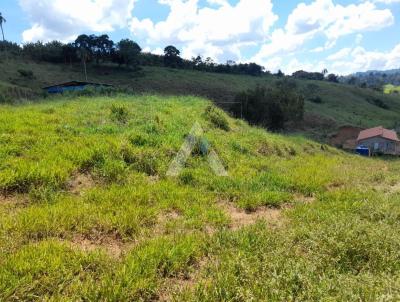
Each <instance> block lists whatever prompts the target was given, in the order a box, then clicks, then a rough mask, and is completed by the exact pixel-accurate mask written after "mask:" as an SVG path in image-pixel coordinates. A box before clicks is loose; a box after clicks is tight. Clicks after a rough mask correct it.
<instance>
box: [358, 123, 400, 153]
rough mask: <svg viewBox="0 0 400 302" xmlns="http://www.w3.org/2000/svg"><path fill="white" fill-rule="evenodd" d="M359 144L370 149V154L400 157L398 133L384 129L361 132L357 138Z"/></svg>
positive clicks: (378, 128)
mask: <svg viewBox="0 0 400 302" xmlns="http://www.w3.org/2000/svg"><path fill="white" fill-rule="evenodd" d="M357 144H358V145H359V146H363V147H366V148H368V149H369V150H370V154H390V155H400V140H399V138H398V136H397V133H396V131H393V130H388V129H385V128H383V127H375V128H371V129H366V130H363V131H361V132H360V134H359V135H358V138H357Z"/></svg>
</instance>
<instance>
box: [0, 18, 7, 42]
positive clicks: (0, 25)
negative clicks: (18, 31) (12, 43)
mask: <svg viewBox="0 0 400 302" xmlns="http://www.w3.org/2000/svg"><path fill="white" fill-rule="evenodd" d="M6 22H7V20H6V19H4V17H3V15H2V14H1V13H0V28H1V33H2V35H3V42H5V40H6V39H5V38H4V30H3V23H6Z"/></svg>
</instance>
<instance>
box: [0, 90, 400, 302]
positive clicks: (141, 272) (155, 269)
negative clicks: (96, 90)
mask: <svg viewBox="0 0 400 302" xmlns="http://www.w3.org/2000/svg"><path fill="white" fill-rule="evenodd" d="M196 121H197V122H199V123H200V125H201V126H202V128H203V130H204V136H205V138H206V140H207V141H208V143H209V145H210V147H211V148H213V149H214V150H215V151H216V152H217V154H218V156H219V157H220V159H221V162H222V164H223V165H224V167H225V168H226V170H227V172H228V174H229V176H228V177H218V176H216V175H214V173H213V171H212V169H211V168H210V166H209V164H208V162H207V157H206V156H205V155H204V154H202V153H201V152H194V154H193V156H192V157H191V158H189V159H188V161H187V163H186V165H185V167H184V169H183V172H182V174H181V175H180V176H178V177H176V178H174V177H172V178H171V177H167V176H166V172H167V170H168V168H169V165H170V163H171V161H172V160H173V159H174V157H175V155H176V154H177V152H178V151H179V149H180V147H181V145H182V143H183V142H184V140H185V138H186V137H187V135H188V133H189V132H190V129H191V128H192V126H193V123H194V122H196ZM399 171H400V162H399V161H398V160H395V159H391V160H389V159H379V158H376V159H368V158H362V157H358V156H355V155H351V154H346V153H343V152H341V151H338V150H336V149H333V148H330V147H327V146H321V145H320V144H318V143H315V142H313V141H309V140H306V139H304V138H302V137H299V136H283V135H278V134H271V133H268V132H266V131H264V130H263V129H258V128H254V127H250V126H249V125H247V124H246V123H245V122H243V121H240V120H235V119H232V118H231V117H229V116H227V115H226V114H225V113H223V112H221V111H220V110H219V109H216V108H213V107H210V102H207V101H204V100H203V99H199V98H195V97H169V98H165V97H158V96H150V95H149V96H148V95H144V96H135V97H132V96H122V95H121V96H118V97H115V98H107V97H99V98H68V99H62V98H61V99H54V100H47V101H44V102H40V103H36V104H25V105H19V106H7V105H3V106H0V191H1V196H2V197H1V198H0V253H1V255H2V257H1V258H0V300H8V301H18V300H24V301H26V300H37V299H39V300H50V301H58V300H62V299H64V300H89V301H95V300H102V301H151V300H157V299H164V298H168V299H175V300H177V301H182V300H189V301H203V300H205V301H251V300H254V301H259V300H264V301H282V300H284V301H294V300H300V301H307V300H313V301H317V300H348V301H354V300H367V301H368V300H370V301H375V300H379V299H381V300H385V301H396V300H398V299H399V291H398V289H399V285H400V283H399V282H400V267H399V263H400V254H399V251H400V249H399V247H400V235H399V234H400V232H399V231H400V227H399V226H400V207H399V202H400V195H399V193H396V186H397V185H398V184H399V183H400V181H399V178H398V175H399ZM79 179H82V181H83V183H78V182H77V180H79ZM299 198H300V199H301V198H309V199H310V200H312V201H313V202H312V203H306V204H305V203H302V202H301V201H299ZM227 203H232V205H234V206H236V207H237V208H242V209H244V210H246V211H248V212H252V211H257V209H258V208H260V207H264V206H266V207H273V208H278V209H279V208H283V209H284V210H283V212H282V213H283V215H284V217H283V218H282V219H284V220H285V223H284V224H283V225H282V226H281V227H279V228H271V226H269V225H268V224H267V223H262V222H260V223H257V224H255V225H253V226H249V227H246V228H243V229H239V230H237V231H233V230H232V229H230V228H229V226H230V221H231V217H230V216H229V213H227V212H225V210H224V204H227ZM82 238H83V239H85V240H87V241H89V242H91V243H92V245H94V246H95V247H96V248H91V249H86V248H85V246H84V243H82V242H80V241H79V240H81V239H82ZM110 242H112V243H114V244H115V245H117V246H118V247H119V248H120V249H123V251H122V252H121V255H113V254H112V252H110V251H109V250H108V246H107V245H108V244H110ZM111 251H112V249H111Z"/></svg>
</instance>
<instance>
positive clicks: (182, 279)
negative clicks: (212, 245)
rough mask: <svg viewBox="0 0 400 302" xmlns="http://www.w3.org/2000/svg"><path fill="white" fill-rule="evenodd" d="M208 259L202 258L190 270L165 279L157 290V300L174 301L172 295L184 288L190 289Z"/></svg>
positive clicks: (163, 301)
mask: <svg viewBox="0 0 400 302" xmlns="http://www.w3.org/2000/svg"><path fill="white" fill-rule="evenodd" d="M209 261H210V259H208V258H203V259H201V260H200V261H198V262H197V263H196V264H195V265H194V267H193V268H192V270H191V272H189V273H186V274H182V275H180V276H177V277H172V278H167V279H165V281H164V282H163V284H162V286H161V288H160V290H159V292H158V301H162V302H167V301H174V299H173V296H174V295H176V294H179V293H181V292H183V291H185V290H192V289H193V288H194V287H195V285H196V284H197V282H198V280H199V278H200V276H201V272H202V270H203V269H204V267H205V266H206V265H207V263H209Z"/></svg>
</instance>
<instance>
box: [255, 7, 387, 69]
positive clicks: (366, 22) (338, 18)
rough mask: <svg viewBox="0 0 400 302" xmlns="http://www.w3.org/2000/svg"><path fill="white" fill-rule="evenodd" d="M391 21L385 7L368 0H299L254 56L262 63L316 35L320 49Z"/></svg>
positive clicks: (292, 49)
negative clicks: (351, 0)
mask: <svg viewBox="0 0 400 302" xmlns="http://www.w3.org/2000/svg"><path fill="white" fill-rule="evenodd" d="M393 23H394V16H393V14H392V12H391V11H390V10H389V9H378V8H377V7H376V6H375V4H373V3H371V2H369V1H367V2H364V3H360V4H357V5H355V4H351V5H347V6H342V5H338V4H334V3H333V1H332V0H315V1H314V2H312V3H311V4H308V5H307V4H305V3H301V4H299V5H298V6H297V7H296V8H295V9H294V10H293V12H292V13H291V14H290V15H289V17H288V20H287V23H286V26H285V28H284V29H276V30H275V31H274V32H273V33H272V36H271V40H270V41H269V42H268V43H266V44H264V45H263V46H262V47H261V49H260V51H259V52H258V54H257V55H256V56H255V57H254V60H256V61H257V62H260V63H262V62H264V61H265V60H266V59H268V58H269V57H271V56H274V55H282V54H285V55H287V54H290V53H294V52H298V51H301V50H304V49H302V48H303V47H304V45H305V44H306V42H308V41H310V40H312V39H313V38H316V37H325V39H326V43H325V45H324V46H323V49H324V50H327V49H330V48H332V47H334V46H335V45H336V42H337V40H338V39H339V38H340V37H341V36H344V35H349V34H355V33H361V32H365V31H377V30H380V29H382V28H384V27H387V26H390V25H392V24H393ZM321 47H322V46H320V47H317V48H314V49H313V52H317V51H319V52H321V50H322V48H321ZM267 68H268V67H267Z"/></svg>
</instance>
